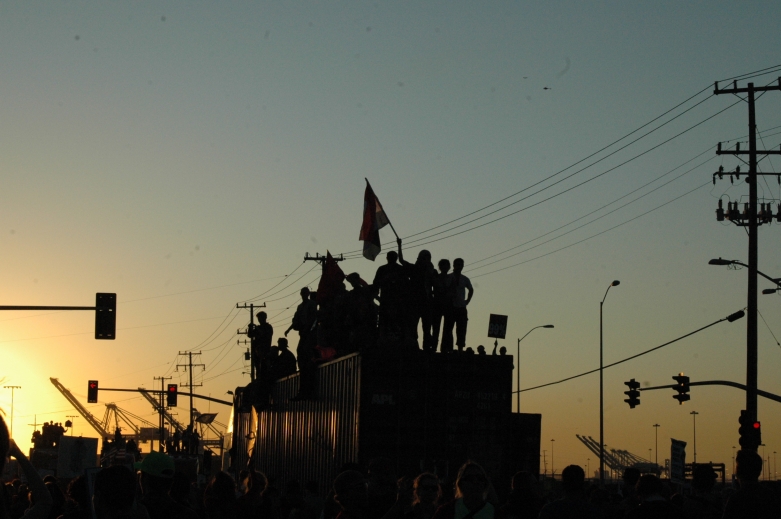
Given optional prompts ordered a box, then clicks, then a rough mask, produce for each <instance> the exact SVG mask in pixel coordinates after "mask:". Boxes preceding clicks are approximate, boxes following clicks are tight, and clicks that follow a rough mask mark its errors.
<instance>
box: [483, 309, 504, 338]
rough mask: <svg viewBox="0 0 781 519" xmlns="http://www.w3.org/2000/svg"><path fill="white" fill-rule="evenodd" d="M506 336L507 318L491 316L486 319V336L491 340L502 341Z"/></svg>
mask: <svg viewBox="0 0 781 519" xmlns="http://www.w3.org/2000/svg"><path fill="white" fill-rule="evenodd" d="M506 334H507V316H506V315H497V314H491V316H490V317H489V319H488V336H489V337H491V338H492V339H504V336H505V335H506Z"/></svg>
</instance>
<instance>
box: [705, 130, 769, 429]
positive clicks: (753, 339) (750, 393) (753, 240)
mask: <svg viewBox="0 0 781 519" xmlns="http://www.w3.org/2000/svg"><path fill="white" fill-rule="evenodd" d="M752 124H753V123H752ZM751 189H752V190H754V189H756V182H754V183H752V184H751ZM755 202H756V201H755V200H754V201H752V208H751V210H752V211H754V210H755V207H754V205H755ZM752 218H753V217H752ZM752 221H753V222H754V224H752V226H751V228H750V232H749V258H748V263H749V264H748V265H746V264H745V263H743V262H740V261H736V260H725V259H722V258H718V259H712V260H710V261H709V262H708V264H709V265H740V266H743V267H746V268H748V271H749V275H748V301H747V308H746V315H747V317H748V322H747V323H746V413H747V414H748V417H749V420H752V421H756V420H757V419H758V416H757V415H758V413H757V376H758V375H757V372H758V364H759V361H758V354H757V312H758V310H757V275H760V276H762V277H763V278H765V279H768V280H770V281H772V282H773V283H774V284H775V285H776V287H778V288H781V278H771V277H770V276H768V275H766V274H763V273H762V272H760V271H759V269H757V263H758V260H757V227H756V220H752ZM763 293H772V292H769V291H763Z"/></svg>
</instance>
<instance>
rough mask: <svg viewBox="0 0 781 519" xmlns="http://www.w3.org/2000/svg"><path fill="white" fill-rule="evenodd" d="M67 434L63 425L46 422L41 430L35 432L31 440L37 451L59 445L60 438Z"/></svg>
mask: <svg viewBox="0 0 781 519" xmlns="http://www.w3.org/2000/svg"><path fill="white" fill-rule="evenodd" d="M63 434H65V428H64V427H63V426H62V424H61V423H59V422H58V423H54V422H44V424H43V425H42V426H41V430H40V431H39V430H37V429H36V430H35V431H34V432H33V437H32V439H31V440H30V441H31V442H32V443H33V445H34V446H35V448H36V449H47V448H53V447H56V446H57V445H59V443H60V438H61V437H62V435H63Z"/></svg>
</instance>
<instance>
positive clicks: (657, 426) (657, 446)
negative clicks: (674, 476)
mask: <svg viewBox="0 0 781 519" xmlns="http://www.w3.org/2000/svg"><path fill="white" fill-rule="evenodd" d="M659 427H660V425H659V424H658V423H655V424H654V432H655V433H656V466H657V467H658V466H659Z"/></svg>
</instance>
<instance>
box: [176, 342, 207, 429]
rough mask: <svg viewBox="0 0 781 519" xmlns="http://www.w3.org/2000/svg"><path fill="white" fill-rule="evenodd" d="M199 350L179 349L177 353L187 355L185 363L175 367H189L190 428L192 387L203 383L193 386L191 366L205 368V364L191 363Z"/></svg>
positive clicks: (191, 419) (191, 421)
mask: <svg viewBox="0 0 781 519" xmlns="http://www.w3.org/2000/svg"><path fill="white" fill-rule="evenodd" d="M200 354H201V352H200V351H199V352H197V353H195V352H192V351H180V352H179V355H186V356H187V359H188V360H187V364H177V365H176V369H177V370H178V369H179V368H181V367H184V368H185V369H189V371H190V384H189V385H188V386H187V387H189V388H190V428H192V427H193V387H200V386H202V385H203V384H198V386H193V366H200V367H201V368H203V370H205V369H206V364H193V355H200Z"/></svg>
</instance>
